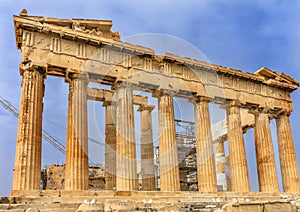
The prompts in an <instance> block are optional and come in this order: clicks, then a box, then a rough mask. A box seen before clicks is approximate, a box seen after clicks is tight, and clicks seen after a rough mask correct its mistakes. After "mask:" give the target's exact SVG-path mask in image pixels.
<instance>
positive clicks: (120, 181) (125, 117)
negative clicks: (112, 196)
mask: <svg viewBox="0 0 300 212" xmlns="http://www.w3.org/2000/svg"><path fill="white" fill-rule="evenodd" d="M116 97H117V113H116V114H117V116H116V163H117V164H116V189H117V190H118V191H133V190H137V183H138V179H137V164H136V142H135V129H134V113H133V95H132V86H131V85H130V84H127V83H122V84H119V85H118V87H117V89H116Z"/></svg>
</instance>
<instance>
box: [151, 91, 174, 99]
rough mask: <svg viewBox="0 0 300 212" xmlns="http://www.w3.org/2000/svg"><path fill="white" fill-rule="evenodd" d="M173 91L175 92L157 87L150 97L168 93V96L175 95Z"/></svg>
mask: <svg viewBox="0 0 300 212" xmlns="http://www.w3.org/2000/svg"><path fill="white" fill-rule="evenodd" d="M175 93H176V91H175V90H168V89H158V90H155V91H153V93H152V97H155V98H159V97H161V96H164V95H169V96H171V97H173V96H174V95H175Z"/></svg>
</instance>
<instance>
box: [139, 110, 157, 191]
mask: <svg viewBox="0 0 300 212" xmlns="http://www.w3.org/2000/svg"><path fill="white" fill-rule="evenodd" d="M153 108H154V106H143V105H141V106H140V108H139V111H140V115H141V174H142V189H143V190H149V191H151V190H155V167H154V146H153V135H152V118H151V111H152V110H153Z"/></svg>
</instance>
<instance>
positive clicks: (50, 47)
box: [11, 11, 300, 197]
mask: <svg viewBox="0 0 300 212" xmlns="http://www.w3.org/2000/svg"><path fill="white" fill-rule="evenodd" d="M14 23H15V35H16V45H17V48H18V49H19V50H21V51H22V60H21V63H20V74H21V76H22V94H21V104H20V116H19V125H18V136H17V147H16V160H15V168H14V179H13V188H12V191H11V196H12V197H21V196H34V195H39V192H40V191H39V190H40V180H41V168H42V167H41V145H42V119H43V95H44V89H45V87H44V80H45V78H46V77H47V76H55V77H62V78H64V79H65V82H66V83H68V84H69V98H68V126H67V138H66V165H65V187H64V190H63V191H61V192H62V193H60V195H63V194H65V195H67V194H68V192H73V191H76V192H79V193H80V192H83V193H84V192H85V194H87V193H86V192H88V190H87V189H88V154H87V152H88V145H87V144H88V133H87V123H88V120H87V101H88V100H89V101H101V102H103V106H104V107H105V109H106V116H105V118H103V122H105V125H106V129H105V135H106V139H105V182H106V185H105V186H106V188H105V191H114V192H119V194H121V193H120V192H129V193H130V192H133V193H134V192H135V191H138V190H139V186H138V179H137V160H136V158H137V155H136V154H137V153H136V138H135V129H134V118H133V117H134V116H133V113H134V110H133V105H134V104H136V105H139V109H138V111H139V112H140V116H141V119H140V120H141V126H140V130H141V134H142V136H141V161H142V165H141V166H142V167H143V171H142V176H141V177H142V182H143V190H145V191H153V192H154V191H155V192H161V193H164V192H169V193H168V194H170V195H173V194H174V192H175V193H176V192H177V194H178V196H180V195H181V196H187V197H188V196H189V195H190V196H197V197H199V195H200V193H201V195H203V194H205V193H207V194H208V195H211V194H212V193H213V194H214V195H216V196H218V195H219V194H218V193H219V192H218V188H217V187H218V186H217V174H218V173H221V172H222V170H223V166H224V163H225V162H224V161H223V160H218V158H220V157H224V146H223V143H224V142H225V141H226V142H228V148H229V165H230V175H231V191H232V192H233V193H234V192H244V193H249V194H250V184H249V175H248V167H247V159H246V153H245V144H244V137H243V133H244V131H245V129H246V128H247V127H248V128H249V127H253V128H254V131H255V146H256V160H257V172H258V180H259V190H260V192H261V193H278V192H279V182H278V176H277V173H276V166H275V159H274V151H273V145H272V137H271V131H270V120H271V119H276V126H277V132H278V133H277V138H278V148H279V154H280V168H281V173H282V183H283V189H284V192H291V193H299V192H300V183H299V172H298V166H297V161H296V153H295V149H294V141H293V138H292V132H291V124H290V120H289V116H290V114H291V112H292V99H291V97H290V93H292V92H293V91H294V90H296V89H297V88H298V87H299V83H298V81H296V80H294V79H293V78H291V77H290V76H287V75H285V74H284V73H281V74H278V73H276V72H275V71H272V70H269V69H268V68H261V69H259V70H258V71H256V72H255V73H253V74H251V73H245V72H242V71H239V70H235V69H231V68H227V67H222V66H218V65H213V64H209V63H205V62H202V61H197V60H194V59H190V58H185V57H181V56H178V55H173V54H169V53H165V54H164V55H162V56H158V55H156V54H155V52H154V51H153V50H152V49H150V48H146V47H142V46H136V45H132V44H129V43H125V42H122V40H121V38H120V35H119V33H117V32H111V27H112V22H111V21H106V20H84V19H72V20H66V19H56V18H44V17H40V16H29V15H28V14H27V12H26V11H23V12H22V13H20V15H18V16H14ZM90 82H93V83H99V84H103V85H107V86H110V87H111V90H104V89H97V88H91V87H89V83H90ZM134 90H138V91H142V92H149V93H151V94H152V96H153V97H155V98H157V99H158V111H159V113H158V118H159V168H160V172H159V174H160V176H159V178H160V189H159V191H157V188H156V186H155V185H156V184H155V180H156V177H157V176H156V174H155V167H154V155H155V154H154V146H153V135H152V124H153V123H152V121H151V111H152V110H153V108H154V106H153V105H149V104H148V100H147V97H144V96H139V95H133V91H134ZM174 97H180V98H185V99H187V100H188V101H190V102H192V103H193V104H194V114H195V150H196V151H195V152H194V154H196V159H197V164H196V172H197V188H198V192H197V191H195V192H194V193H184V192H183V191H182V193H180V170H179V162H180V161H179V159H178V148H177V143H176V132H175V119H174V107H173V98H174ZM209 104H218V105H220V107H221V108H223V109H224V110H226V114H227V115H226V117H227V120H226V122H227V125H226V126H227V133H226V136H223V137H219V138H217V139H216V138H214V137H213V136H212V132H211V121H210V115H209ZM241 109H242V110H241ZM249 117H250V118H249ZM244 119H245V120H244ZM247 120H251V121H250V122H251V124H242V122H243V123H244V122H247ZM216 143H218V144H219V145H218V148H216V151H214V148H213V145H214V144H216ZM215 158H216V159H215ZM45 192H47V191H45ZM141 192H142V191H141ZM172 192H173V194H171V193H172ZM133 193H132V194H133ZM233 193H232V195H233ZM51 194H52V195H54V196H55V195H56V194H55V193H51ZM70 194H71V193H70ZM72 194H73V193H72ZM127 194H128V193H127ZM156 194H157V193H156ZM227 195H229V196H230V194H227ZM238 195H241V193H240V194H238ZM233 196H234V195H233ZM261 196H263V195H261Z"/></svg>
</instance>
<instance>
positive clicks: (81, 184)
mask: <svg viewBox="0 0 300 212" xmlns="http://www.w3.org/2000/svg"><path fill="white" fill-rule="evenodd" d="M87 82H88V81H87V76H86V75H84V74H82V75H80V76H78V77H74V78H73V79H71V81H69V103H68V129H67V151H66V174H65V190H69V191H74V190H87V189H88V122H87V90H86V88H87Z"/></svg>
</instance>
